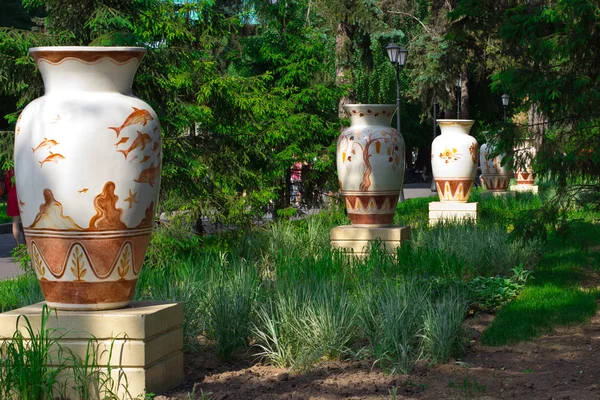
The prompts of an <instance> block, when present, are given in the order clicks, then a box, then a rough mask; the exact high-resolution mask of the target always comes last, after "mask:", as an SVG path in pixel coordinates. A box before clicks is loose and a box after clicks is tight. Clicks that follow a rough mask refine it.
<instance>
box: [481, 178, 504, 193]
mask: <svg viewBox="0 0 600 400" xmlns="http://www.w3.org/2000/svg"><path fill="white" fill-rule="evenodd" d="M482 180H483V182H484V183H485V187H486V188H487V190H488V191H490V192H505V191H506V190H507V189H508V184H509V183H510V176H508V175H483V176H482Z"/></svg>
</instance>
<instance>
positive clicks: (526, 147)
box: [514, 139, 537, 186]
mask: <svg viewBox="0 0 600 400" xmlns="http://www.w3.org/2000/svg"><path fill="white" fill-rule="evenodd" d="M514 152H515V166H514V169H515V179H516V180H517V184H518V185H524V186H533V183H534V180H535V174H534V173H533V168H532V166H531V162H532V161H533V159H534V158H535V156H536V154H537V150H536V147H535V142H534V141H533V139H523V140H520V141H519V142H518V143H517V145H516V146H515V148H514Z"/></svg>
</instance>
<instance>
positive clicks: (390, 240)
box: [329, 225, 410, 257]
mask: <svg viewBox="0 0 600 400" xmlns="http://www.w3.org/2000/svg"><path fill="white" fill-rule="evenodd" d="M329 238H330V240H331V247H333V248H334V249H343V250H344V251H345V252H348V253H353V254H354V255H357V256H360V257H363V256H365V255H367V254H368V253H369V252H370V250H371V246H372V245H373V243H374V242H377V241H379V243H380V245H381V247H382V248H385V251H386V252H387V253H390V254H395V253H396V249H397V248H398V247H400V246H401V245H402V242H403V241H405V240H410V226H389V227H385V228H358V227H353V226H352V225H344V226H338V227H335V228H332V229H331V231H330V232H329Z"/></svg>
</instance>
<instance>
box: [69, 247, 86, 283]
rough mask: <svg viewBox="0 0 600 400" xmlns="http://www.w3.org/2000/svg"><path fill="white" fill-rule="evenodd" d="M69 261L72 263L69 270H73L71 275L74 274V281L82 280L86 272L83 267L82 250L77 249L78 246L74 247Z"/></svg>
mask: <svg viewBox="0 0 600 400" xmlns="http://www.w3.org/2000/svg"><path fill="white" fill-rule="evenodd" d="M71 263H72V264H73V266H72V267H71V272H73V275H75V278H77V279H75V282H82V281H83V277H84V276H85V274H86V273H87V268H85V264H84V261H83V252H82V251H81V250H80V249H79V247H75V251H74V252H73V258H72V259H71Z"/></svg>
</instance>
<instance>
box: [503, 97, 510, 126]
mask: <svg viewBox="0 0 600 400" xmlns="http://www.w3.org/2000/svg"><path fill="white" fill-rule="evenodd" d="M501 99H502V105H503V106H504V122H506V107H508V102H509V101H510V96H509V95H507V94H506V93H504V94H503V95H502V96H501Z"/></svg>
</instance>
